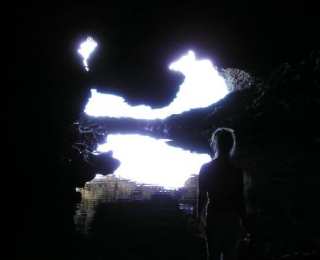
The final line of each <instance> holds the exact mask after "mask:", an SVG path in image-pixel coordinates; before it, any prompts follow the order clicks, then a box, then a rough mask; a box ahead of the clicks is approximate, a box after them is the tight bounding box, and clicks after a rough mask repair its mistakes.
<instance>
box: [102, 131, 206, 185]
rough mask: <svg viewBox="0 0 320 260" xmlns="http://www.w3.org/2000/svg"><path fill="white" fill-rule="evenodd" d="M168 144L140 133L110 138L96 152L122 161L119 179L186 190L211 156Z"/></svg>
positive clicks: (118, 171) (116, 172)
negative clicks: (107, 154) (188, 180)
mask: <svg viewBox="0 0 320 260" xmlns="http://www.w3.org/2000/svg"><path fill="white" fill-rule="evenodd" d="M166 141H167V140H164V139H155V138H152V137H148V136H143V135H137V134H130V135H129V134H128V135H122V134H115V135H108V137H107V142H106V143H105V144H102V145H99V146H98V149H97V151H98V152H108V151H113V157H114V158H116V159H118V160H120V162H121V164H120V166H119V168H118V169H117V170H116V171H115V175H116V176H118V177H121V178H124V179H128V180H131V181H135V182H137V183H141V184H152V185H158V186H163V187H165V188H168V189H175V188H179V187H183V186H184V183H185V181H186V180H187V179H188V178H190V177H191V176H192V175H193V174H198V173H199V170H200V167H201V166H202V165H203V164H204V163H207V162H209V161H210V156H209V155H208V154H199V153H192V152H190V151H187V150H183V149H181V148H177V147H173V146H170V145H168V144H167V143H166Z"/></svg>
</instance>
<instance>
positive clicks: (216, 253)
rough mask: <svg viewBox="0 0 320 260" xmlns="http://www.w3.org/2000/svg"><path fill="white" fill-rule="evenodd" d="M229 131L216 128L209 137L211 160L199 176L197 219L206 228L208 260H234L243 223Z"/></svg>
mask: <svg viewBox="0 0 320 260" xmlns="http://www.w3.org/2000/svg"><path fill="white" fill-rule="evenodd" d="M235 146H236V142H235V134H234V131H233V130H232V129H229V128H218V129H217V130H216V131H215V132H214V133H213V134H212V137H211V149H212V155H214V156H213V159H212V160H211V162H209V163H207V164H205V165H203V166H202V168H201V170H200V173H199V197H198V210H197V214H198V219H199V220H200V223H202V225H204V226H205V230H206V237H207V255H208V259H210V260H216V259H219V260H220V259H221V258H220V257H221V255H223V259H224V260H229V259H236V258H237V246H238V243H239V240H240V234H241V230H242V229H241V226H242V225H241V221H242V223H244V221H245V220H246V210H245V203H244V196H243V172H242V170H241V169H238V168H236V167H235V166H234V164H233V163H232V159H231V158H232V155H233V153H234V151H235Z"/></svg>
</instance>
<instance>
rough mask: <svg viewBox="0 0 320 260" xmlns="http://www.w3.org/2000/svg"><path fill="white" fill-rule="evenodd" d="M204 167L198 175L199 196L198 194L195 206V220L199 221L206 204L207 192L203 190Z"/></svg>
mask: <svg viewBox="0 0 320 260" xmlns="http://www.w3.org/2000/svg"><path fill="white" fill-rule="evenodd" d="M204 168H205V167H204V166H203V167H202V168H201V170H200V173H199V194H198V206H197V218H198V219H200V218H201V217H202V216H204V214H203V213H204V210H205V207H206V204H207V194H206V193H207V191H206V189H205V180H204Z"/></svg>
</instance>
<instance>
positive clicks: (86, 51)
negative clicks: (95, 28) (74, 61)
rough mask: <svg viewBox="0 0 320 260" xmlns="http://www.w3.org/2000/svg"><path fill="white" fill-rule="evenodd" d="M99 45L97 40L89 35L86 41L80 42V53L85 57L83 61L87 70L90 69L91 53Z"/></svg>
mask: <svg viewBox="0 0 320 260" xmlns="http://www.w3.org/2000/svg"><path fill="white" fill-rule="evenodd" d="M97 46H98V44H97V42H96V41H95V40H93V39H92V38H91V37H88V38H87V39H86V40H85V41H84V42H82V43H81V44H80V47H79V49H78V53H79V54H80V55H81V57H82V58H83V60H82V63H83V66H84V69H85V70H86V71H89V65H88V59H89V58H90V55H91V54H92V53H93V51H94V50H95V49H96V47H97Z"/></svg>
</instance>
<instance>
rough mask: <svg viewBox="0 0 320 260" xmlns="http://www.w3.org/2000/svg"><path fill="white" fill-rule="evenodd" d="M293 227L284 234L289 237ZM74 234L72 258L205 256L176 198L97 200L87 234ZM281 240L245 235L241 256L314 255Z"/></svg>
mask: <svg viewBox="0 0 320 260" xmlns="http://www.w3.org/2000/svg"><path fill="white" fill-rule="evenodd" d="M291 232H294V231H293V230H291V231H290V232H289V231H288V234H287V238H289V237H290V236H291V237H293V233H291ZM78 239H79V242H78V246H77V248H78V249H77V250H76V251H75V254H74V255H73V256H74V257H75V259H94V260H95V259H97V260H98V259H99V260H100V259H119V260H120V259H155V260H157V259H168V260H169V259H186V260H187V259H199V260H202V259H206V244H205V238H204V237H203V235H202V233H201V232H200V231H199V229H197V228H196V225H195V223H194V222H193V218H192V217H191V216H190V215H188V214H185V213H184V212H182V211H181V210H179V209H178V207H177V205H176V204H175V203H174V202H159V201H157V202H155V201H135V202H117V203H111V204H110V203H109V204H100V205H99V206H98V207H97V210H96V214H95V217H94V219H93V221H92V223H91V227H90V229H89V233H88V234H87V235H83V236H82V237H78ZM256 239H258V241H255V240H256ZM282 239H283V242H281V240H282ZM284 239H285V238H284V237H283V238H279V239H278V241H275V242H274V243H273V244H270V243H268V242H267V241H266V239H263V238H261V237H258V238H256V237H254V236H253V238H252V241H251V242H250V243H245V242H244V240H243V241H242V242H241V243H240V247H239V259H240V260H241V259H287V260H291V259H292V260H293V259H317V256H316V255H315V253H312V252H310V251H309V252H307V251H306V250H301V248H300V249H298V248H294V247H296V246H295V245H292V249H291V250H290V249H289V250H288V245H286V247H287V250H286V249H285V248H284V244H285V243H287V241H285V240H284ZM289 247H290V246H289Z"/></svg>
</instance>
